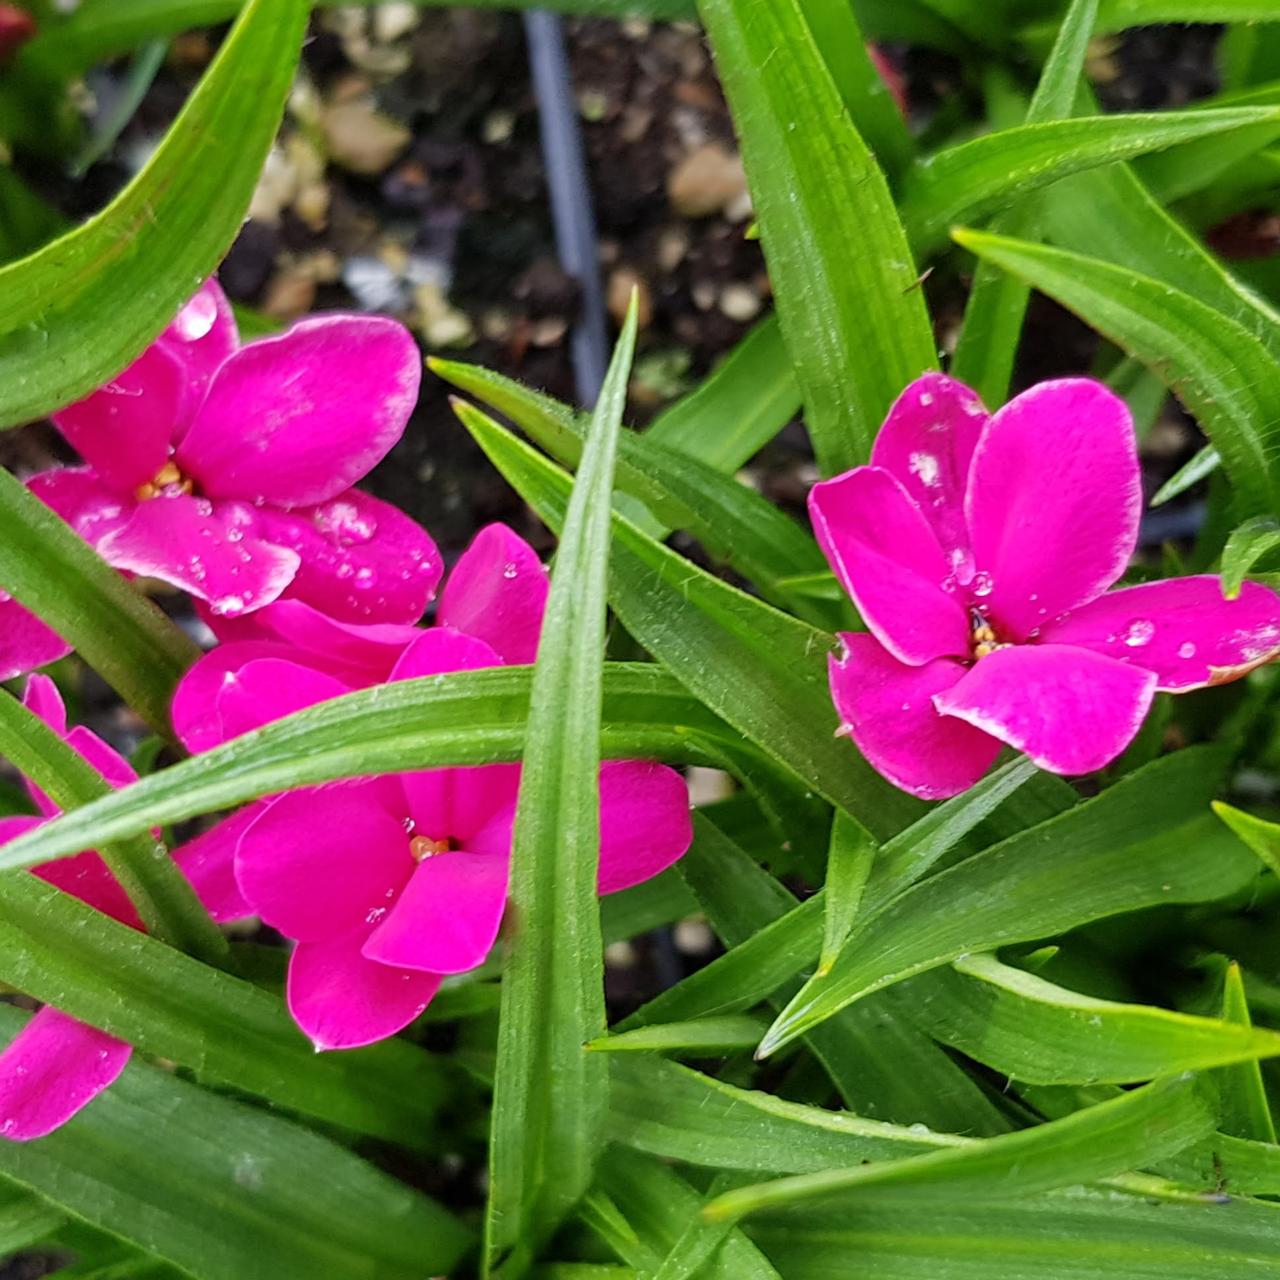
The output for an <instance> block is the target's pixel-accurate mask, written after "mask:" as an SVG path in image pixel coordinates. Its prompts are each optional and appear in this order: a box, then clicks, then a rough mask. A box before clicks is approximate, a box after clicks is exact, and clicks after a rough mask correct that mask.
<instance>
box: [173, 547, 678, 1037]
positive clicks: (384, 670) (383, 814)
mask: <svg viewBox="0 0 1280 1280" xmlns="http://www.w3.org/2000/svg"><path fill="white" fill-rule="evenodd" d="M546 594H547V580H546V574H545V572H544V570H543V568H542V565H541V564H540V563H539V561H538V559H537V556H536V555H535V553H534V552H533V550H532V548H530V547H529V546H528V545H527V544H526V543H524V542H523V541H522V540H521V539H520V538H518V537H517V536H516V535H515V534H514V533H512V532H511V531H510V530H509V529H506V528H505V527H503V526H501V525H491V526H489V527H488V528H486V529H484V530H483V531H482V532H481V533H480V534H479V535H478V536H477V537H476V539H475V541H474V542H473V543H472V545H471V547H470V548H469V549H468V550H467V552H466V553H465V554H464V555H463V556H462V558H461V559H460V560H459V561H458V564H457V565H456V566H455V568H454V570H453V572H452V574H450V576H449V580H448V582H447V584H446V586H445V589H444V591H443V593H442V595H441V599H440V606H439V616H438V620H437V621H438V625H436V626H435V627H432V628H429V629H425V630H422V629H416V630H413V632H412V635H411V636H409V637H408V639H407V641H406V639H405V637H403V636H402V635H398V634H396V633H395V632H393V631H391V630H390V629H388V628H386V627H352V626H346V625H339V624H335V623H333V622H332V621H331V620H328V619H325V618H323V617H322V616H320V615H318V614H317V613H316V612H315V611H314V610H309V609H307V608H305V606H301V607H300V606H299V605H297V604H296V603H295V602H282V604H280V605H277V606H273V607H272V609H270V610H264V611H263V614H262V615H260V617H259V618H258V619H256V620H255V623H254V625H255V630H256V634H255V635H254V636H253V637H251V638H246V639H241V640H236V641H232V642H230V643H228V644H225V645H222V646H220V647H219V648H218V649H215V650H214V651H213V652H212V653H210V654H208V655H206V656H205V657H204V658H203V659H201V661H200V662H198V663H197V664H196V666H195V667H194V668H193V669H192V671H191V672H190V673H189V674H188V676H186V677H185V678H184V680H183V682H182V684H181V685H180V686H179V689H178V692H177V695H176V697H175V699H174V706H173V716H174V722H175V726H176V727H177V730H178V732H179V734H180V735H181V736H182V737H183V738H184V741H186V742H187V743H188V745H190V746H192V747H194V748H204V747H208V746H212V745H215V744H216V743H217V742H219V741H222V740H225V739H226V738H228V737H232V736H235V735H237V734H239V733H243V732H246V731H248V730H250V729H253V728H256V727H258V726H260V725H262V724H264V723H266V722H268V721H270V720H273V719H276V718H278V717H279V716H282V715H286V714H288V713H289V712H291V711H294V710H297V709H299V708H301V707H304V706H309V705H312V704H313V703H316V702H320V701H323V700H325V699H327V698H331V697H335V696H337V695H339V694H341V693H344V692H347V691H349V690H350V689H351V688H353V687H357V686H359V685H367V684H373V683H379V682H380V681H382V680H385V679H391V680H401V679H408V678H410V677H414V676H424V675H434V674H439V673H442V672H446V671H460V670H470V669H475V668H480V667H490V666H497V665H500V664H502V663H505V662H512V663H523V662H529V661H532V659H533V657H534V656H535V653H536V647H537V637H538V632H539V630H540V628H541V623H542V614H543V610H544V607H545V604H546ZM519 778H520V770H519V766H518V765H486V766H480V767H472V768H452V769H431V770H424V771H422V772H416V773H403V774H397V775H391V776H385V777H379V778H372V779H366V780H359V781H355V782H345V783H339V784H333V785H329V786H323V787H316V788H308V789H305V790H299V791H293V792H288V793H286V794H284V795H280V796H276V797H273V798H269V799H266V800H262V801H259V802H257V803H256V804H254V805H251V806H249V807H248V808H247V809H245V810H242V811H241V812H240V813H238V814H236V815H234V816H233V817H231V818H229V819H227V820H226V821H225V822H223V823H222V824H220V825H219V826H218V827H215V828H214V829H213V830H212V831H211V832H209V833H208V835H207V836H205V837H202V838H201V840H202V841H203V842H204V843H203V847H202V848H197V849H196V854H195V862H196V863H197V864H198V865H193V860H192V854H191V852H190V851H191V849H192V848H193V847H194V846H188V850H187V851H185V855H184V856H185V860H184V862H183V865H184V867H185V868H186V870H187V872H188V874H189V875H191V877H192V879H193V882H194V883H196V885H197V888H198V889H199V890H200V892H201V895H202V897H204V898H205V900H206V902H208V903H209V904H210V906H211V909H214V910H215V912H216V913H217V914H219V916H220V918H232V916H233V914H234V913H236V912H238V913H239V914H256V915H259V916H261V917H262V919H264V920H265V921H266V922H267V923H268V924H270V925H272V926H274V927H275V928H277V929H279V930H280V931H281V932H282V933H284V934H285V935H286V936H288V937H290V938H293V939H295V940H296V942H297V946H296V947H295V949H294V952H293V956H292V958H291V960H290V965H289V980H288V992H287V995H288V1002H289V1008H290V1011H291V1012H292V1014H293V1016H294V1019H295V1020H296V1021H297V1023H298V1025H299V1026H300V1027H301V1028H302V1030H303V1031H304V1032H305V1033H306V1034H307V1035H308V1036H309V1037H310V1038H311V1040H312V1041H313V1042H314V1043H315V1044H316V1046H317V1047H318V1048H321V1049H338V1048H354V1047H356V1046H358V1045H363V1044H369V1043H371V1042H373V1041H375V1040H380V1039H383V1038H384V1037H386V1036H390V1035H394V1034H395V1033H396V1032H397V1031H399V1030H401V1029H402V1028H403V1027H405V1026H407V1025H408V1023H410V1022H411V1021H412V1020H413V1019H414V1018H415V1017H416V1016H417V1015H418V1014H419V1013H421V1011H422V1010H423V1009H424V1008H425V1007H426V1006H427V1004H428V1003H429V1001H430V1000H431V998H432V997H433V996H434V994H435V992H436V991H437V990H438V989H439V986H440V982H441V979H442V977H443V976H444V975H447V974H454V973H463V972H466V971H467V970H469V969H473V968H475V967H476V966H477V965H478V964H480V963H481V962H482V961H483V960H484V958H485V956H486V955H487V954H488V953H489V951H490V949H491V948H492V946H493V944H494V942H495V940H496V938H497V935H498V929H499V926H500V924H501V921H502V916H503V911H504V909H505V906H506V898H507V881H508V860H509V854H510V844H511V827H512V822H513V819H514V816H515V802H516V793H517V789H518V786H519ZM600 804H601V854H600V875H599V887H600V892H602V893H612V892H614V891H616V890H619V889H625V888H628V887H629V886H631V885H634V884H638V883H640V882H641V881H643V880H646V879H648V878H649V877H650V876H653V875H656V874H657V873H658V872H659V871H662V870H664V869H665V868H666V867H668V866H670V865H671V864H672V863H673V862H675V861H676V859H678V858H679V857H680V856H681V855H682V854H683V853H684V852H685V850H686V849H687V848H688V846H689V842H690V840H691V838H692V828H691V825H690V820H689V805H688V796H687V793H686V790H685V786H684V781H683V779H682V778H681V777H680V775H679V774H678V773H676V772H675V771H674V770H672V769H669V768H666V767H665V766H663V765H659V764H653V763H649V762H643V761H610V762H608V763H606V764H604V765H603V766H602V768H601V771H600ZM194 844H195V845H198V844H199V842H194ZM229 861H230V862H232V865H233V870H234V880H235V890H234V892H225V890H226V884H227V876H226V868H227V865H228V862H229ZM218 886H221V890H222V892H221V895H220V892H219V890H218Z"/></svg>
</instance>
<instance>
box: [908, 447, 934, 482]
mask: <svg viewBox="0 0 1280 1280" xmlns="http://www.w3.org/2000/svg"><path fill="white" fill-rule="evenodd" d="M907 466H908V468H909V469H910V471H911V474H912V475H913V476H916V477H918V478H919V480H920V483H921V484H922V485H924V486H925V488H927V489H932V488H934V487H935V486H936V485H937V483H938V480H939V478H940V476H941V472H942V468H941V467H940V466H939V465H938V459H937V457H936V456H935V455H934V454H932V453H912V455H911V456H910V458H909V459H908V460H907Z"/></svg>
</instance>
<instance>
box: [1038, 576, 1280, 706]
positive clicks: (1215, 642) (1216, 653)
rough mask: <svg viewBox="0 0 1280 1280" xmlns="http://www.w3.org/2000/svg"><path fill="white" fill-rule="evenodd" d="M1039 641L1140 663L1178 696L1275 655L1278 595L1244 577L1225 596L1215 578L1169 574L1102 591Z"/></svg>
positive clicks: (1279, 632)
mask: <svg viewBox="0 0 1280 1280" xmlns="http://www.w3.org/2000/svg"><path fill="white" fill-rule="evenodd" d="M1042 638H1043V640H1044V642H1045V643H1052V644H1071V645H1079V646H1080V647H1082V648H1085V649H1092V650H1093V651H1094V652H1095V653H1105V654H1106V655H1107V656H1108V657H1109V658H1115V659H1117V660H1118V661H1120V662H1128V663H1131V664H1132V665H1133V666H1135V667H1143V668H1144V669H1146V670H1147V671H1153V672H1154V673H1155V675H1156V678H1157V680H1158V682H1159V683H1158V684H1157V685H1156V688H1157V689H1165V690H1169V691H1170V692H1173V693H1183V692H1185V691H1186V690H1188V689H1199V688H1202V687H1203V686H1204V685H1210V684H1224V683H1226V682H1227V681H1228V680H1235V679H1238V678H1239V677H1240V676H1243V675H1246V674H1247V673H1248V672H1250V671H1252V670H1253V669H1254V667H1256V666H1258V665H1260V664H1261V663H1263V662H1268V661H1270V660H1271V659H1272V658H1274V657H1275V656H1276V655H1277V653H1280V596H1277V595H1276V593H1275V592H1274V591H1269V590H1268V589H1267V588H1266V587H1262V586H1259V585H1258V584H1257V583H1256V582H1246V583H1245V584H1244V586H1243V587H1242V588H1241V591H1240V595H1239V596H1238V597H1237V598H1236V599H1235V600H1224V599H1223V597H1222V584H1221V582H1220V580H1219V579H1218V578H1217V577H1215V576H1213V575H1208V574H1204V575H1201V576H1199V577H1194V578H1170V579H1168V580H1167V581H1165V582H1148V583H1144V584H1143V585H1142V586H1138V587H1124V588H1122V589H1121V590H1119V591H1111V592H1108V593H1107V594H1106V595H1105V596H1099V597H1098V599H1097V600H1094V601H1093V602H1092V603H1091V604H1086V605H1084V606H1082V607H1081V608H1079V609H1076V610H1074V611H1073V612H1071V613H1069V614H1067V616H1066V617H1065V618H1062V619H1060V620H1058V621H1057V622H1051V623H1050V624H1049V625H1048V626H1047V627H1045V628H1044V630H1043V633H1042Z"/></svg>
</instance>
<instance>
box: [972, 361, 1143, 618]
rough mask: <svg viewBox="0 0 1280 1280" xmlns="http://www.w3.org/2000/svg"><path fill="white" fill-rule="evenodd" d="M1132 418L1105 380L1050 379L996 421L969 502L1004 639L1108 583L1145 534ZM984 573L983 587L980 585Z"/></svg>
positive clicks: (983, 444) (984, 591) (990, 605)
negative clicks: (1140, 520)
mask: <svg viewBox="0 0 1280 1280" xmlns="http://www.w3.org/2000/svg"><path fill="white" fill-rule="evenodd" d="M1141 510H1142V486H1141V483H1140V481H1139V475H1138V454H1137V445H1136V442H1135V439H1134V434H1133V420H1132V418H1130V416H1129V410H1128V408H1127V407H1126V406H1125V403H1124V401H1123V400H1121V399H1120V398H1119V397H1118V396H1116V395H1115V394H1114V393H1113V392H1111V391H1109V390H1108V389H1107V388H1106V387H1104V386H1103V385H1102V384H1101V383H1100V382H1093V381H1090V380H1089V379H1087V378H1064V379H1062V380H1060V381H1056V382H1042V383H1040V384H1039V385H1038V386H1035V387H1032V388H1031V390H1030V391H1024V392H1023V393H1022V395H1020V396H1018V397H1017V398H1016V399H1013V400H1011V401H1010V402H1009V403H1008V404H1007V405H1005V406H1004V408H1003V409H1001V410H1000V411H999V412H998V413H997V414H996V415H995V416H994V417H993V418H992V419H991V421H990V422H989V423H988V424H987V427H986V429H985V430H984V431H983V433H982V439H981V440H980V441H979V442H978V448H977V451H976V452H975V454H974V456H973V466H972V468H971V470H970V472H969V491H968V494H967V496H966V499H965V512H966V515H967V517H968V521H969V532H970V535H971V536H972V538H973V554H974V559H975V561H976V562H977V567H978V573H979V576H978V577H976V578H975V579H974V586H973V588H972V590H973V593H974V594H975V595H978V596H982V597H983V598H984V608H985V609H988V610H989V611H990V614H991V617H992V618H993V620H994V621H995V623H996V626H997V630H998V631H999V632H1000V634H1001V635H1002V636H1003V637H1004V638H1005V639H1006V640H1025V639H1026V638H1027V637H1028V636H1030V635H1031V634H1032V633H1033V632H1034V631H1035V630H1036V628H1037V627H1040V626H1043V625H1044V624H1045V623H1046V622H1048V621H1049V620H1051V619H1053V618H1056V617H1057V616H1058V615H1059V614H1060V613H1063V612H1065V611H1066V610H1068V609H1075V608H1078V607H1079V606H1080V605H1082V604H1086V603H1087V602H1088V601H1090V600H1092V599H1093V598H1094V597H1095V596H1097V595H1100V594H1101V593H1102V592H1103V591H1105V590H1106V589H1107V588H1108V587H1109V586H1111V584H1112V583H1113V582H1115V581H1116V579H1117V578H1119V577H1120V575H1121V574H1122V573H1123V572H1124V569H1125V566H1126V565H1127V564H1128V562H1129V557H1130V556H1131V555H1132V554H1133V548H1134V545H1135V543H1136V542H1137V537H1138V517H1139V515H1140V514H1141ZM979 582H981V584H982V585H981V586H979V585H978V584H979Z"/></svg>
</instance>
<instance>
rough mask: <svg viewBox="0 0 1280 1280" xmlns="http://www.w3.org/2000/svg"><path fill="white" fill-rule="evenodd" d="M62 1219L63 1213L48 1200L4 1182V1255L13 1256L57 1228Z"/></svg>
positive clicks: (0, 1240)
mask: <svg viewBox="0 0 1280 1280" xmlns="http://www.w3.org/2000/svg"><path fill="white" fill-rule="evenodd" d="M62 1221H63V1218H62V1214H61V1213H60V1212H59V1211H58V1210H57V1209H55V1208H54V1207H53V1205H51V1204H49V1203H48V1202H47V1201H44V1200H42V1199H41V1198H40V1197H39V1196H34V1195H32V1194H31V1193H30V1192H29V1191H25V1190H23V1188H22V1187H20V1186H18V1185H17V1184H15V1183H11V1182H7V1181H0V1257H2V1258H11V1257H12V1256H13V1255H14V1254H15V1253H17V1252H19V1250H22V1249H25V1248H26V1247H27V1246H28V1245H33V1244H35V1243H36V1242H37V1241H38V1240H41V1239H43V1238H44V1237H45V1236H47V1235H50V1234H51V1233H52V1232H54V1231H55V1230H57V1228H58V1227H60V1226H61V1225H62Z"/></svg>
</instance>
